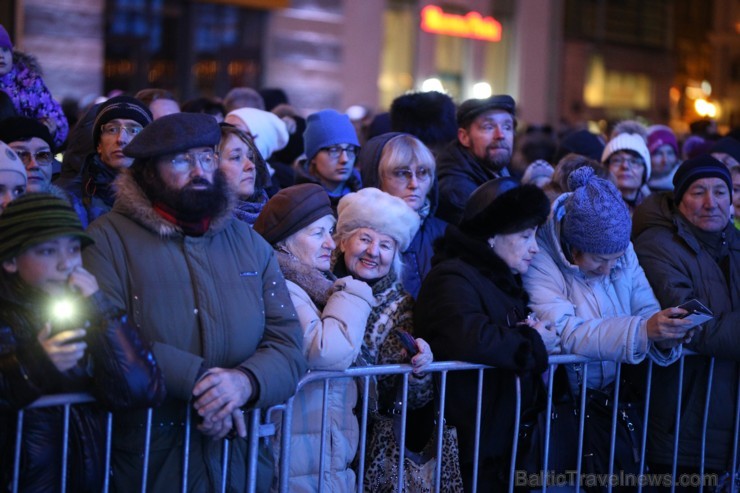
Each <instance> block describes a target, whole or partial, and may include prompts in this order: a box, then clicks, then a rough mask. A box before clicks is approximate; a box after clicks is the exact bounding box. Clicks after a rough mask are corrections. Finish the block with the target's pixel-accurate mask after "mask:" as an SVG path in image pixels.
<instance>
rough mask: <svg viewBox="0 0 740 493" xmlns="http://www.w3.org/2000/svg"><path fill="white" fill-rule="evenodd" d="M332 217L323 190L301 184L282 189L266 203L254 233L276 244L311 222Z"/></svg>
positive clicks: (326, 196)
mask: <svg viewBox="0 0 740 493" xmlns="http://www.w3.org/2000/svg"><path fill="white" fill-rule="evenodd" d="M333 215H334V212H333V211H332V208H331V202H329V195H327V193H326V191H325V190H324V188H323V187H322V186H321V185H316V184H314V183H302V184H300V185H293V186H291V187H288V188H283V189H282V190H280V191H279V192H278V193H276V194H275V195H274V196H273V197H272V198H271V199H270V200H268V201H267V204H265V207H264V208H263V209H262V212H260V215H259V217H257V222H255V223H254V230H255V231H256V232H258V233H259V234H261V235H262V237H263V238H264V239H265V240H267V242H268V243H270V244H271V245H275V244H277V243H279V242H280V241H282V240H284V239H286V238H288V237H289V236H290V235H292V234H293V233H296V232H298V231H300V230H301V229H303V228H305V227H306V226H308V225H309V224H311V223H312V222H314V221H316V220H318V219H321V218H322V217H324V216H333Z"/></svg>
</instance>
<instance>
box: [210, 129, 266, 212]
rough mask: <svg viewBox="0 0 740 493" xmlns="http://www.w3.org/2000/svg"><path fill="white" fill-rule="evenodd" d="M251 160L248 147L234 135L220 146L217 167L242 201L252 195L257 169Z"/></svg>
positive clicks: (228, 137)
mask: <svg viewBox="0 0 740 493" xmlns="http://www.w3.org/2000/svg"><path fill="white" fill-rule="evenodd" d="M253 159H254V155H253V154H252V151H251V149H250V148H249V146H247V144H246V142H244V141H243V140H241V139H240V138H239V137H237V136H236V135H229V136H227V137H226V141H225V142H223V144H222V145H221V150H220V152H219V164H218V166H219V168H220V169H221V171H223V172H224V175H226V179H227V180H228V182H229V184H231V186H232V187H233V188H234V189H235V190H236V191H237V193H238V194H239V197H240V198H242V199H245V198H247V197H250V196H252V194H254V185H255V181H256V180H257V167H256V166H255V165H254V162H253V161H252V160H253Z"/></svg>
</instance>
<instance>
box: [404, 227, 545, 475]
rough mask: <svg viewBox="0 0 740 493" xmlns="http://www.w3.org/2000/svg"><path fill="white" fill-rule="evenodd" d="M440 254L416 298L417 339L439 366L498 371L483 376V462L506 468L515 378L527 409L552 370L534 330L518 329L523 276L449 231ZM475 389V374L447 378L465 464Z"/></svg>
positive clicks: (450, 415) (523, 307)
mask: <svg viewBox="0 0 740 493" xmlns="http://www.w3.org/2000/svg"><path fill="white" fill-rule="evenodd" d="M439 247H440V248H439V253H438V254H437V256H435V257H434V261H433V263H434V266H433V267H432V270H431V272H430V273H429V274H428V275H427V277H426V279H425V280H424V282H423V283H422V287H421V291H420V292H419V298H418V299H417V303H416V307H415V310H414V328H415V331H416V334H415V335H416V336H417V337H422V338H424V339H425V340H426V341H427V342H429V345H430V346H431V347H432V351H433V353H434V358H435V360H460V361H468V362H471V363H481V364H486V365H492V366H495V367H497V369H496V370H489V371H486V372H485V377H484V382H483V389H484V390H483V403H482V412H483V416H482V419H481V441H480V443H481V449H480V454H481V455H480V458H481V460H488V459H492V460H495V461H504V462H507V461H508V459H509V454H510V451H511V443H512V438H513V427H514V406H515V399H516V397H515V396H516V390H515V376H516V374H519V375H521V376H522V377H523V380H522V399H523V400H522V409H526V408H527V407H529V405H530V404H531V400H532V395H533V393H534V391H535V390H536V389H537V388H538V387H539V386H541V385H542V384H541V380H539V375H537V374H538V373H540V372H543V371H544V370H545V369H546V368H547V350H546V349H545V345H544V343H543V342H542V339H541V338H540V335H539V334H538V333H537V331H535V330H534V329H532V328H530V327H528V326H521V325H517V323H518V322H520V321H522V320H523V319H524V318H525V317H526V315H527V313H528V312H529V309H528V308H527V301H528V297H527V293H526V292H525V291H524V288H523V287H522V281H521V277H520V276H519V275H514V274H513V273H512V272H511V270H510V269H509V267H508V266H507V265H506V264H505V263H504V261H503V260H501V259H500V258H499V257H498V256H497V255H496V254H495V253H493V250H491V249H490V248H488V245H487V244H486V243H485V242H483V241H480V240H478V241H475V240H473V239H471V238H469V237H467V236H465V235H464V234H463V233H461V232H460V230H459V229H458V228H457V227H455V226H453V225H450V226H448V227H447V231H446V233H445V236H444V238H443V241H441V242H440V243H439ZM477 387H478V373H477V372H451V373H450V374H449V376H448V382H447V403H448V406H447V408H446V411H445V414H446V418H447V419H448V421H449V422H450V424H453V425H455V426H456V427H457V431H458V438H459V443H460V463H461V465H462V464H465V463H470V462H472V459H473V457H472V454H473V444H474V442H473V440H474V438H475V405H476V393H477ZM450 403H453V405H450Z"/></svg>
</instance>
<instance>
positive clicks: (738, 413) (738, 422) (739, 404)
mask: <svg viewBox="0 0 740 493" xmlns="http://www.w3.org/2000/svg"><path fill="white" fill-rule="evenodd" d="M739 437H740V368H738V374H737V400H736V401H735V433H734V434H733V437H732V444H733V445H732V466H731V467H730V493H735V492H736V491H737V487H736V486H735V474H737V441H738V438H739Z"/></svg>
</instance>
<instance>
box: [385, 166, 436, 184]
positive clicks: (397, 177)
mask: <svg viewBox="0 0 740 493" xmlns="http://www.w3.org/2000/svg"><path fill="white" fill-rule="evenodd" d="M388 176H389V177H390V179H391V180H393V181H394V182H396V183H397V184H399V185H408V184H409V183H411V179H412V177H414V176H415V177H416V180H417V181H427V180H429V179H431V178H432V170H430V169H429V168H425V167H423V166H420V167H418V168H416V171H412V170H411V169H410V168H396V169H394V170H391V171H390V172H389V173H388Z"/></svg>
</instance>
